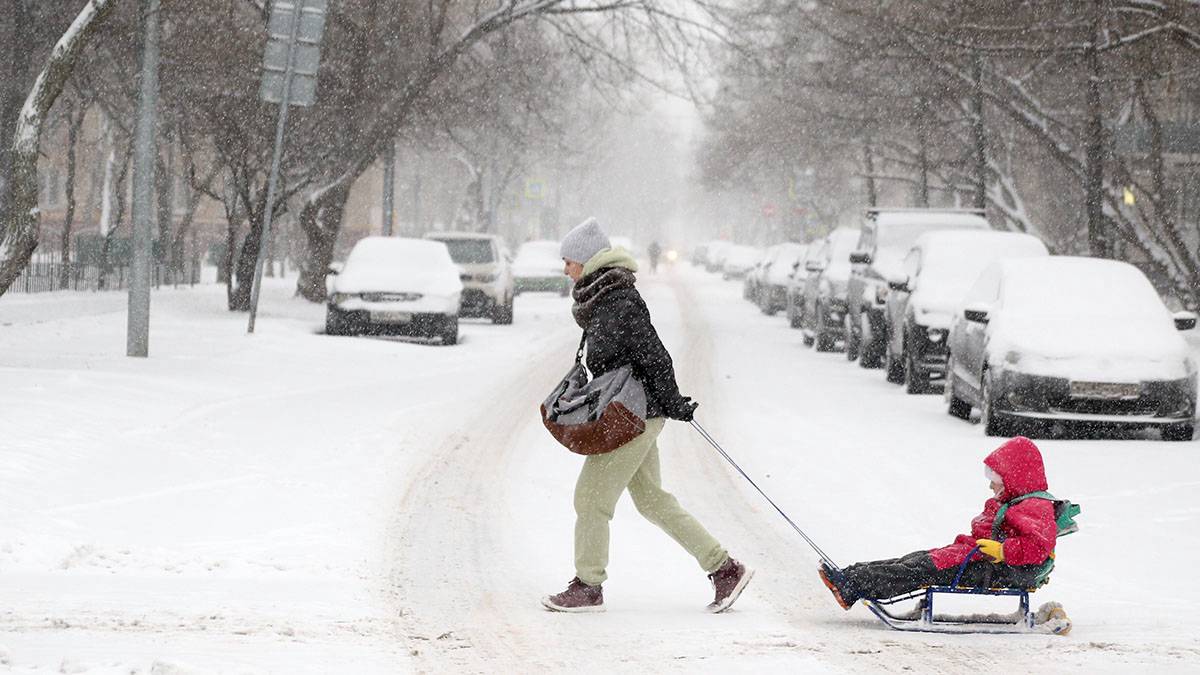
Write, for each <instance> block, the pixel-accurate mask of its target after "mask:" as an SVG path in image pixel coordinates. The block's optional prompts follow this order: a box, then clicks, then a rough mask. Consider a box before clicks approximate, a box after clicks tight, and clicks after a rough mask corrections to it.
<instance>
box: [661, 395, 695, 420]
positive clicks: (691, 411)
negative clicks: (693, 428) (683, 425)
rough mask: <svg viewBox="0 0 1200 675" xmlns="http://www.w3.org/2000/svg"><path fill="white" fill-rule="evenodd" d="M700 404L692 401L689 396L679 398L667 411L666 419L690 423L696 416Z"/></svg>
mask: <svg viewBox="0 0 1200 675" xmlns="http://www.w3.org/2000/svg"><path fill="white" fill-rule="evenodd" d="M699 407H700V404H699V403H696V402H695V401H693V400H692V397H690V396H680V397H679V398H678V399H677V400H676V401H675V404H674V405H672V406H671V409H670V410H668V411H667V417H670V418H671V419H673V420H679V421H680V422H691V421H692V418H693V417H694V416H695V414H696V408H699Z"/></svg>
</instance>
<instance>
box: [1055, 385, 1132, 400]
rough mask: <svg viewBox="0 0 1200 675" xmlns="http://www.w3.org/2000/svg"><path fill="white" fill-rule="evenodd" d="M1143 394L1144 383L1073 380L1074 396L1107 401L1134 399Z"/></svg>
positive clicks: (1072, 393)
mask: <svg viewBox="0 0 1200 675" xmlns="http://www.w3.org/2000/svg"><path fill="white" fill-rule="evenodd" d="M1141 395H1142V385H1140V384H1128V383H1121V382H1072V383H1071V396H1072V397H1073V398H1097V399H1104V400H1107V401H1112V400H1119V399H1133V398H1138V397H1140V396H1141Z"/></svg>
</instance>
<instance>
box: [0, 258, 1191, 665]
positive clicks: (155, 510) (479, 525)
mask: <svg viewBox="0 0 1200 675" xmlns="http://www.w3.org/2000/svg"><path fill="white" fill-rule="evenodd" d="M640 283H641V286H642V289H643V293H644V294H645V295H646V297H647V301H648V302H649V304H650V306H651V310H652V312H653V314H654V318H655V323H656V325H657V326H658V328H659V331H660V333H661V334H662V335H663V338H664V340H665V342H666V343H667V345H668V347H669V348H670V349H671V351H672V353H673V354H674V355H675V358H676V362H677V369H678V370H679V374H680V380H681V384H682V388H683V389H684V392H685V393H686V394H689V395H692V396H695V397H696V398H697V399H698V400H699V401H700V402H701V408H700V410H699V413H698V415H697V418H698V419H699V420H700V421H701V423H703V424H704V425H705V426H707V427H708V428H709V430H710V431H711V432H712V433H713V434H714V435H715V436H716V437H717V438H718V439H720V440H721V441H722V442H723V443H724V444H725V445H726V447H727V449H728V450H729V451H730V452H731V453H732V454H733V455H734V456H735V457H736V458H737V459H738V460H739V461H741V462H742V463H743V466H744V467H745V468H746V469H747V471H749V472H750V473H751V475H754V476H756V477H758V478H759V479H760V484H761V485H762V486H763V487H764V488H765V489H766V490H768V491H769V492H770V493H771V494H772V495H773V496H774V497H775V498H776V500H777V501H778V502H779V503H780V505H781V506H783V508H784V509H785V510H787V511H788V512H789V513H791V514H792V515H793V516H794V517H795V518H796V519H797V520H799V521H800V523H801V524H802V526H803V527H805V528H806V530H807V531H808V532H809V533H810V534H811V535H812V536H813V537H814V538H815V539H816V540H817V541H819V542H820V543H821V544H822V546H823V547H824V548H825V549H826V551H827V552H828V553H829V554H830V555H832V556H833V557H834V558H835V559H837V560H839V561H846V562H850V561H852V560H856V559H865V558H877V557H885V556H890V555H894V554H898V553H901V552H907V551H909V550H912V549H915V548H919V547H925V546H932V545H936V544H941V543H944V542H946V541H948V540H949V539H950V538H952V536H953V534H954V533H956V532H959V531H961V530H963V529H964V528H965V527H966V524H967V521H968V520H969V519H970V517H971V516H973V515H974V514H975V513H976V512H977V511H978V509H979V506H980V505H981V504H982V501H983V499H984V497H985V496H986V494H987V486H986V483H985V481H984V479H983V477H982V472H981V469H980V468H979V467H980V464H979V462H980V460H981V459H982V457H983V456H984V455H985V454H986V453H987V452H988V451H989V450H990V449H991V448H992V447H993V446H994V445H995V442H994V441H993V440H990V439H987V438H986V437H984V436H983V433H982V431H981V430H980V429H979V427H978V426H975V425H969V424H966V423H963V422H961V421H958V420H955V419H953V418H951V417H949V416H948V415H946V414H945V408H944V405H943V403H942V401H941V398H940V397H936V396H925V397H909V396H905V395H904V394H903V393H902V391H901V390H900V388H898V387H894V386H893V385H888V384H887V383H885V382H884V381H883V378H882V375H881V374H880V373H879V372H878V371H864V370H862V369H860V368H858V367H857V366H856V365H849V364H847V363H846V362H845V360H844V358H843V357H842V356H841V355H839V354H817V353H815V352H813V351H811V350H806V349H803V348H802V347H801V342H800V335H799V333H798V332H797V331H793V330H789V329H788V328H787V327H786V323H785V322H784V320H783V319H782V318H781V317H775V318H768V317H765V316H762V315H761V314H759V313H758V312H757V310H756V309H755V308H754V307H752V306H751V305H750V304H748V303H746V302H744V301H742V300H741V299H740V287H739V286H738V285H737V284H734V283H727V282H722V281H720V280H719V279H717V278H714V277H712V276H709V275H705V274H703V273H701V272H698V271H695V270H692V269H691V268H688V267H686V266H680V267H678V268H676V269H673V270H669V271H668V272H666V273H664V274H661V275H660V276H659V277H649V276H645V277H643V279H642V280H641V282H640ZM267 293H268V294H267V295H266V296H265V300H264V307H265V310H264V312H263V314H262V315H261V321H260V325H259V329H258V334H257V335H255V336H253V337H248V336H246V335H245V334H244V317H243V316H237V315H230V314H229V313H228V312H225V311H224V310H223V309H222V302H223V290H222V289H220V288H218V287H203V288H197V289H194V290H180V291H163V292H159V293H156V294H155V296H154V308H153V309H154V324H153V332H152V336H151V358H150V359H148V360H145V361H138V360H132V359H127V358H125V357H124V356H122V353H123V348H124V313H123V312H124V296H123V295H121V294H79V295H76V294H53V295H43V296H14V295H8V296H4V297H2V298H0V599H2V600H0V663H4V662H5V661H7V666H8V667H11V668H13V669H15V670H18V671H23V670H26V669H28V670H36V669H39V668H46V669H50V670H57V669H59V668H60V666H64V665H66V666H67V667H68V668H69V669H79V670H84V671H86V670H87V669H97V670H102V669H105V668H109V667H114V666H116V665H118V664H119V665H121V666H122V667H124V672H128V671H129V669H130V668H138V669H141V670H142V671H143V672H145V671H148V670H150V669H151V667H152V665H153V664H157V665H158V667H159V672H172V671H171V668H172V667H174V666H181V667H182V666H190V667H195V668H199V669H202V670H201V671H200V672H207V671H209V670H212V671H218V672H229V671H233V672H242V671H245V672H355V673H359V672H406V671H431V672H445V671H449V670H462V671H470V672H483V671H487V672H529V671H565V670H583V671H601V670H603V671H611V670H619V671H634V672H663V671H673V670H681V671H682V670H687V671H695V670H701V671H710V670H712V671H715V670H722V671H729V670H733V671H745V672H750V671H754V672H761V671H789V672H794V671H835V672H845V671H851V670H906V669H911V670H920V671H927V672H963V671H967V670H981V671H987V670H998V669H1000V668H1003V669H1004V670H1005V671H1006V672H1012V671H1022V670H1028V671H1039V670H1040V671H1044V670H1054V671H1058V672H1062V671H1076V672H1083V671H1088V672H1096V671H1106V672H1128V671H1129V670H1131V669H1133V668H1155V669H1158V670H1162V671H1178V672H1186V671H1193V672H1194V671H1195V670H1196V669H1197V668H1200V645H1198V644H1197V641H1196V638H1195V636H1196V635H1197V634H1200V618H1198V617H1196V616H1195V614H1194V613H1193V612H1192V611H1191V609H1192V606H1193V605H1195V604H1196V601H1197V600H1200V591H1197V590H1196V588H1195V587H1194V585H1192V584H1190V583H1189V581H1188V580H1189V578H1190V575H1189V574H1188V573H1187V571H1188V569H1189V568H1190V564H1189V563H1190V561H1191V559H1192V558H1193V557H1194V556H1195V555H1196V554H1197V553H1200V527H1198V525H1200V474H1197V469H1196V468H1197V466H1198V464H1197V452H1198V449H1197V448H1198V445H1197V444H1196V443H1161V442H1158V441H1151V440H1142V439H1132V440H1116V441H1112V440H1109V441H1090V440H1089V441H1078V440H1076V441H1045V442H1041V445H1042V447H1043V450H1044V452H1045V455H1046V461H1047V468H1048V472H1049V475H1050V482H1051V490H1052V491H1054V492H1056V493H1059V494H1062V495H1064V496H1068V497H1070V498H1072V499H1073V500H1075V501H1077V502H1081V503H1082V504H1083V507H1084V514H1083V517H1082V518H1081V524H1082V526H1083V531H1082V532H1081V533H1080V534H1078V535H1075V536H1073V537H1071V538H1069V539H1066V540H1064V541H1063V542H1062V544H1061V545H1060V547H1059V558H1058V560H1059V569H1058V570H1057V571H1056V572H1055V575H1054V580H1053V582H1052V583H1051V584H1050V586H1048V587H1047V588H1046V589H1044V590H1042V591H1040V592H1039V593H1038V594H1037V596H1038V597H1036V598H1035V599H1036V601H1039V602H1041V601H1046V600H1050V599H1055V600H1059V601H1061V602H1063V603H1064V604H1065V605H1066V606H1067V608H1068V610H1069V612H1070V614H1071V616H1072V618H1073V619H1074V621H1075V625H1076V627H1075V630H1074V632H1073V633H1072V634H1071V635H1070V636H1069V637H1065V638H1061V637H1046V636H928V635H907V634H905V635H902V634H897V633H892V632H888V631H886V630H884V629H883V628H882V627H881V626H880V625H878V624H877V623H875V622H873V621H872V619H871V617H870V615H869V614H868V613H867V612H866V611H865V610H863V609H861V608H856V609H855V610H854V611H852V612H850V613H848V614H847V613H843V612H842V611H841V610H840V609H839V608H837V607H836V605H835V604H834V603H833V600H832V599H831V598H830V597H829V595H828V593H827V591H826V590H825V589H824V587H823V586H821V585H820V583H819V582H818V581H817V579H816V575H815V573H814V568H815V556H814V555H813V554H812V552H811V551H809V550H808V549H807V548H806V547H805V545H804V544H803V542H802V541H800V540H799V539H798V538H797V537H796V536H795V534H794V533H793V532H791V530H790V529H788V528H787V526H786V524H784V523H782V521H781V520H780V519H779V518H778V517H777V516H776V515H775V514H774V513H773V512H772V511H770V510H769V507H767V506H766V505H765V504H763V503H762V502H761V501H760V498H759V497H758V496H757V494H756V493H754V492H753V491H752V490H751V489H750V488H749V487H748V486H747V485H745V484H744V483H743V482H740V479H739V480H735V477H734V474H732V472H731V471H730V469H729V468H728V467H727V466H726V465H724V464H723V460H721V459H720V458H719V457H718V456H717V455H716V454H715V453H713V452H712V451H711V450H710V449H708V448H707V446H705V445H704V444H703V442H702V441H701V440H700V439H699V437H698V436H696V434H694V433H693V432H692V431H691V430H690V429H688V428H687V427H686V426H684V425H680V424H671V425H668V428H667V431H666V432H665V433H664V435H663V437H662V441H661V447H662V451H663V462H664V468H663V473H664V480H665V482H666V485H667V487H668V488H669V489H671V490H673V491H674V492H675V493H676V494H677V496H678V497H679V498H680V500H681V501H682V502H683V504H684V505H685V506H686V507H687V508H689V509H690V510H692V511H693V512H694V513H695V514H696V515H697V516H698V517H699V518H700V519H701V521H702V522H704V523H705V524H706V526H707V527H708V528H709V529H711V530H712V531H713V532H714V534H716V535H717V536H718V537H719V538H720V539H721V540H722V541H723V543H725V545H726V546H727V547H728V548H730V550H731V551H732V552H733V553H734V554H735V555H737V556H738V557H739V558H742V559H744V560H745V561H746V562H748V563H749V564H751V565H752V566H754V567H755V568H756V569H757V570H758V575H757V576H756V577H755V580H754V582H753V583H752V585H751V586H750V588H749V589H748V590H747V592H746V595H744V596H743V598H742V600H740V601H739V603H738V605H737V606H736V608H735V610H734V611H732V612H730V613H728V614H725V615H718V616H713V615H709V614H706V613H704V612H703V607H704V605H705V604H706V603H707V602H708V600H709V599H711V591H710V589H709V586H708V582H707V580H706V579H705V577H704V575H703V573H702V572H701V571H700V570H699V569H697V568H696V567H695V563H694V562H693V561H692V560H691V559H690V558H688V557H687V556H686V554H684V553H683V552H682V551H681V550H679V549H678V547H677V546H676V545H675V544H674V543H673V542H671V541H670V540H669V539H668V538H667V537H666V536H665V535H663V534H662V533H660V532H659V531H657V530H656V529H655V528H654V527H653V526H651V525H649V524H648V523H646V522H644V521H643V520H642V519H641V518H640V517H639V516H638V515H637V514H636V512H635V511H634V510H633V508H632V506H631V505H630V504H629V503H628V500H623V501H622V503H621V504H620V505H619V508H618V512H617V515H616V518H615V521H614V527H613V535H614V536H613V543H612V557H613V559H612V564H611V566H610V575H611V579H610V581H609V582H608V583H607V584H606V586H605V598H606V601H607V604H608V606H609V609H608V612H607V613H605V614H601V615H582V616H574V615H559V614H551V613H548V612H545V611H542V610H541V608H540V605H539V604H538V598H539V597H540V596H541V595H542V594H544V593H546V592H553V591H557V590H561V587H562V586H563V585H565V582H566V581H567V580H568V579H570V577H571V576H572V574H573V571H572V566H571V524H572V520H573V513H572V510H571V489H572V486H573V484H574V479H575V474H576V472H577V470H578V466H579V462H580V458H578V457H575V456H572V455H570V454H569V453H567V452H566V451H564V450H562V449H561V448H559V447H558V446H556V445H555V444H554V442H553V440H552V439H550V438H549V436H548V435H547V434H546V433H545V431H544V430H543V429H542V427H541V424H540V421H539V419H538V416H537V411H536V405H537V403H538V402H539V401H540V400H541V399H542V398H543V397H544V395H545V393H546V391H547V390H548V389H549V387H550V386H552V385H553V384H554V382H555V381H556V380H557V378H558V377H559V376H560V375H561V374H562V372H564V371H565V370H566V368H567V366H568V365H569V364H570V360H571V355H572V352H573V349H574V346H575V343H576V340H577V339H578V334H577V329H576V328H575V327H574V325H573V323H572V322H571V320H570V318H569V311H568V304H567V303H568V301H567V300H565V299H560V298H557V297H553V296H548V295H545V296H543V295H532V296H522V297H520V298H519V299H518V302H517V308H516V309H517V315H516V322H515V324H514V325H513V326H492V325H489V324H486V323H468V324H464V328H463V341H462V343H461V345H459V346H457V347H453V348H443V347H440V346H431V345H423V344H412V343H406V342H402V341H397V340H388V339H355V338H329V337H326V336H323V335H320V334H318V330H319V327H320V325H321V319H322V311H321V308H320V307H314V306H311V305H308V304H307V303H304V302H302V301H297V300H294V299H291V298H289V297H288V295H289V293H288V286H287V285H286V284H285V283H279V284H278V285H275V286H271V287H268V288H267ZM1006 608H1007V606H1006Z"/></svg>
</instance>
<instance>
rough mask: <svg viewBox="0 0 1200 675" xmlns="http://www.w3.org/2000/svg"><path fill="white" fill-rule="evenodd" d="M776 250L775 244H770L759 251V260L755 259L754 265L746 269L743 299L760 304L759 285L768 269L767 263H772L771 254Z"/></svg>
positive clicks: (743, 281)
mask: <svg viewBox="0 0 1200 675" xmlns="http://www.w3.org/2000/svg"><path fill="white" fill-rule="evenodd" d="M774 252H775V247H774V246H769V247H767V248H765V249H763V250H761V251H759V257H758V260H755V261H754V266H753V267H751V268H750V269H749V270H747V271H746V275H745V276H744V277H742V299H743V300H749V301H751V302H753V303H755V304H758V287H759V284H761V283H762V275H763V272H765V271H766V267H767V265H768V264H769V263H770V260H771V255H772V254H773V253H774Z"/></svg>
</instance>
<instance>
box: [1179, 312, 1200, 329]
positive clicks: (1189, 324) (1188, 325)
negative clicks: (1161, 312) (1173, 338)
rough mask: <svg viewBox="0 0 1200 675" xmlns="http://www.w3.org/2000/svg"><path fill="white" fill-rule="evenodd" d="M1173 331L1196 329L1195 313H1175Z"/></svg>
mask: <svg viewBox="0 0 1200 675" xmlns="http://www.w3.org/2000/svg"><path fill="white" fill-rule="evenodd" d="M1174 319H1175V330H1191V329H1193V328H1195V327H1196V313H1195V312H1175V314H1174Z"/></svg>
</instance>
